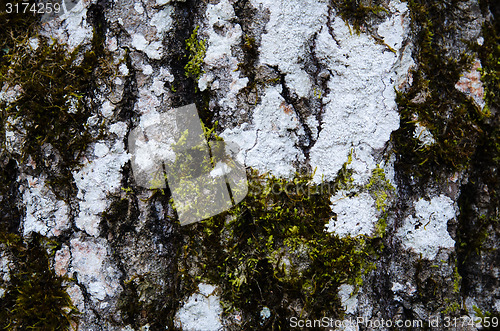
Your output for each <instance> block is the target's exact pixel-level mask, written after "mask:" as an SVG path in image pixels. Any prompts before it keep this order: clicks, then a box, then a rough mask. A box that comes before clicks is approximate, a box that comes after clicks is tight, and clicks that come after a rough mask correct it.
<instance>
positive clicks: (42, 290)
mask: <svg viewBox="0 0 500 331" xmlns="http://www.w3.org/2000/svg"><path fill="white" fill-rule="evenodd" d="M0 245H2V246H3V247H4V249H6V250H7V251H8V252H9V253H10V254H9V255H10V256H12V257H13V261H12V262H13V264H14V265H15V269H13V270H11V274H10V282H9V284H8V285H7V287H6V288H5V290H6V293H5V295H4V296H3V297H2V298H0V328H2V330H31V329H34V330H68V329H70V327H71V325H76V324H75V323H76V322H77V316H78V311H77V309H76V308H75V307H74V306H73V304H72V302H71V299H70V297H69V295H68V294H67V293H66V291H65V288H64V285H63V281H64V279H63V278H61V277H58V276H56V275H55V274H54V271H53V270H51V269H50V260H49V258H50V256H53V255H54V254H55V251H56V249H57V247H58V245H57V244H56V243H55V242H53V241H50V240H48V239H46V238H44V237H41V236H39V235H34V236H33V237H32V238H31V239H29V240H27V241H23V240H22V239H21V238H20V237H19V236H17V235H14V234H7V233H5V232H2V233H0Z"/></svg>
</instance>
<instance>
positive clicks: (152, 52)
mask: <svg viewBox="0 0 500 331" xmlns="http://www.w3.org/2000/svg"><path fill="white" fill-rule="evenodd" d="M132 47H134V48H135V49H136V50H138V51H141V52H144V53H146V55H147V56H148V57H149V58H151V59H155V60H159V59H161V56H162V54H163V49H162V44H161V41H157V40H156V41H153V40H151V41H150V40H148V39H146V37H144V35H142V34H140V33H136V34H134V35H133V36H132Z"/></svg>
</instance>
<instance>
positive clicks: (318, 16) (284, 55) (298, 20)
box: [251, 0, 328, 97]
mask: <svg viewBox="0 0 500 331" xmlns="http://www.w3.org/2000/svg"><path fill="white" fill-rule="evenodd" d="M251 3H252V5H253V6H254V7H256V8H259V7H261V6H262V7H263V8H266V9H268V10H269V11H270V13H271V16H270V19H269V22H268V23H267V25H266V31H267V33H266V34H264V35H263V36H262V43H261V47H260V50H259V51H260V57H259V60H260V64H261V65H269V66H277V67H278V69H279V70H280V72H281V73H283V74H286V76H285V81H286V83H287V85H288V86H289V87H290V90H291V91H293V92H295V93H296V94H297V95H298V96H299V97H309V96H310V93H311V88H312V81H311V78H310V77H309V75H308V74H307V72H306V71H305V70H304V66H303V64H302V63H301V62H303V60H304V59H305V58H307V57H308V56H309V55H308V51H309V49H308V46H307V45H308V42H309V40H310V39H312V38H313V36H314V34H315V33H316V32H318V31H319V30H321V29H322V30H326V26H325V24H326V21H327V15H328V3H327V1H325V0H320V1H318V0H279V1H276V0H252V1H251Z"/></svg>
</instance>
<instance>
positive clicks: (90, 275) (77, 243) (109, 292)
mask: <svg viewBox="0 0 500 331" xmlns="http://www.w3.org/2000/svg"><path fill="white" fill-rule="evenodd" d="M70 243H71V244H70V247H71V269H70V270H71V271H70V272H71V273H73V272H76V274H77V278H78V282H80V283H81V284H83V285H84V286H85V287H86V289H87V292H88V293H89V294H90V297H91V299H92V300H94V301H96V300H104V299H106V298H107V297H114V296H115V295H116V294H117V293H118V291H119V290H120V289H121V286H120V272H119V271H118V269H117V268H116V267H115V266H114V265H113V263H112V262H111V261H112V260H111V256H110V255H109V254H108V248H107V243H106V241H105V240H104V239H102V238H99V239H97V238H87V239H82V238H75V239H71V241H70Z"/></svg>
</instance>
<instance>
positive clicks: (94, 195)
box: [73, 132, 129, 236]
mask: <svg viewBox="0 0 500 331" xmlns="http://www.w3.org/2000/svg"><path fill="white" fill-rule="evenodd" d="M120 133H121V134H125V133H124V132H120ZM121 138H123V137H121ZM94 156H95V159H94V160H93V161H89V160H85V162H84V166H83V167H82V168H81V169H80V170H78V171H74V172H73V178H74V179H75V184H76V186H77V188H78V195H77V199H78V200H79V205H80V212H79V214H78V216H77V217H76V220H75V223H76V226H77V227H78V228H79V229H81V230H84V231H85V232H87V233H88V234H90V235H92V236H97V235H99V224H100V215H101V213H102V212H104V211H105V210H106V209H107V208H108V207H109V204H110V201H109V199H107V197H108V195H109V194H112V193H116V192H118V190H119V189H120V182H121V178H122V174H121V168H122V166H123V165H124V164H125V162H127V161H128V160H129V155H128V154H127V153H126V152H125V150H124V146H123V141H121V140H120V139H117V140H116V142H115V144H114V145H113V146H112V147H111V148H109V147H108V146H107V145H106V143H105V142H104V141H101V142H98V143H96V144H95V145H94Z"/></svg>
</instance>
